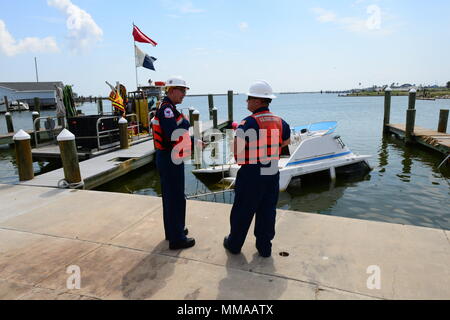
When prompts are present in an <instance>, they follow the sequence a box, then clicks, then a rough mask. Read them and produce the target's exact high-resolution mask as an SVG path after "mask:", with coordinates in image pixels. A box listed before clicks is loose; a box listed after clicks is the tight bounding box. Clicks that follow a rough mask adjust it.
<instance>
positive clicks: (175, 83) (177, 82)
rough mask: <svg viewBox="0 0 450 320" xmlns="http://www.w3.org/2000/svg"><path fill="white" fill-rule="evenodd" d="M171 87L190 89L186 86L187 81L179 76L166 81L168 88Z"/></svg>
mask: <svg viewBox="0 0 450 320" xmlns="http://www.w3.org/2000/svg"><path fill="white" fill-rule="evenodd" d="M169 87H184V88H186V89H189V87H188V86H187V85H186V81H184V80H183V78H181V77H179V76H175V77H171V78H169V79H168V80H167V81H166V88H169Z"/></svg>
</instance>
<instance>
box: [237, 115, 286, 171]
mask: <svg viewBox="0 0 450 320" xmlns="http://www.w3.org/2000/svg"><path fill="white" fill-rule="evenodd" d="M251 117H252V118H253V119H255V120H256V123H257V124H258V126H259V131H258V139H257V140H253V141H249V142H248V143H246V146H245V157H242V155H236V156H235V159H236V161H237V163H238V164H240V165H243V164H257V163H263V164H266V163H269V161H271V160H279V159H280V154H281V145H282V143H283V137H282V132H283V122H282V120H281V118H280V117H278V116H276V115H274V114H273V113H271V112H270V111H268V110H267V111H262V112H258V113H255V114H253V115H252V116H251Z"/></svg>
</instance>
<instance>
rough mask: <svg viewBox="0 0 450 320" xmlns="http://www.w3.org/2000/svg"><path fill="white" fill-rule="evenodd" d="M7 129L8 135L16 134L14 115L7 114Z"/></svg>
mask: <svg viewBox="0 0 450 320" xmlns="http://www.w3.org/2000/svg"><path fill="white" fill-rule="evenodd" d="M5 120H6V127H7V128H8V133H11V132H14V124H13V119H12V115H11V113H9V112H6V113H5Z"/></svg>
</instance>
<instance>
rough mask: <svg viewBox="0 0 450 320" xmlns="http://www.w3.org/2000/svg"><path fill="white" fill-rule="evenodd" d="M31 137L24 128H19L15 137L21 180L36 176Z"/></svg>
mask: <svg viewBox="0 0 450 320" xmlns="http://www.w3.org/2000/svg"><path fill="white" fill-rule="evenodd" d="M30 139H31V137H30V135H29V134H28V133H26V132H25V131H23V130H19V132H17V133H16V134H15V135H14V137H13V140H14V144H15V149H16V161H17V167H18V171H19V180H20V181H27V180H31V179H33V178H34V170H33V156H32V154H31V141H30Z"/></svg>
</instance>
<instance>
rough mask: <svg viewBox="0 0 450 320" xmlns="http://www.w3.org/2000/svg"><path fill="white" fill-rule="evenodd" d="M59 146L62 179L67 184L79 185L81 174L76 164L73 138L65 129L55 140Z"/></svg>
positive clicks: (76, 155)
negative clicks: (62, 171) (62, 172)
mask: <svg viewBox="0 0 450 320" xmlns="http://www.w3.org/2000/svg"><path fill="white" fill-rule="evenodd" d="M56 140H58V144H59V151H60V153H61V160H62V164H63V168H64V178H65V180H66V181H67V182H68V183H80V182H81V173H80V165H79V163H78V154H77V147H76V144H75V136H74V135H73V134H72V133H71V132H70V131H69V130H67V129H64V130H63V131H61V133H60V134H59V135H58V137H57V138H56Z"/></svg>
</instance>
